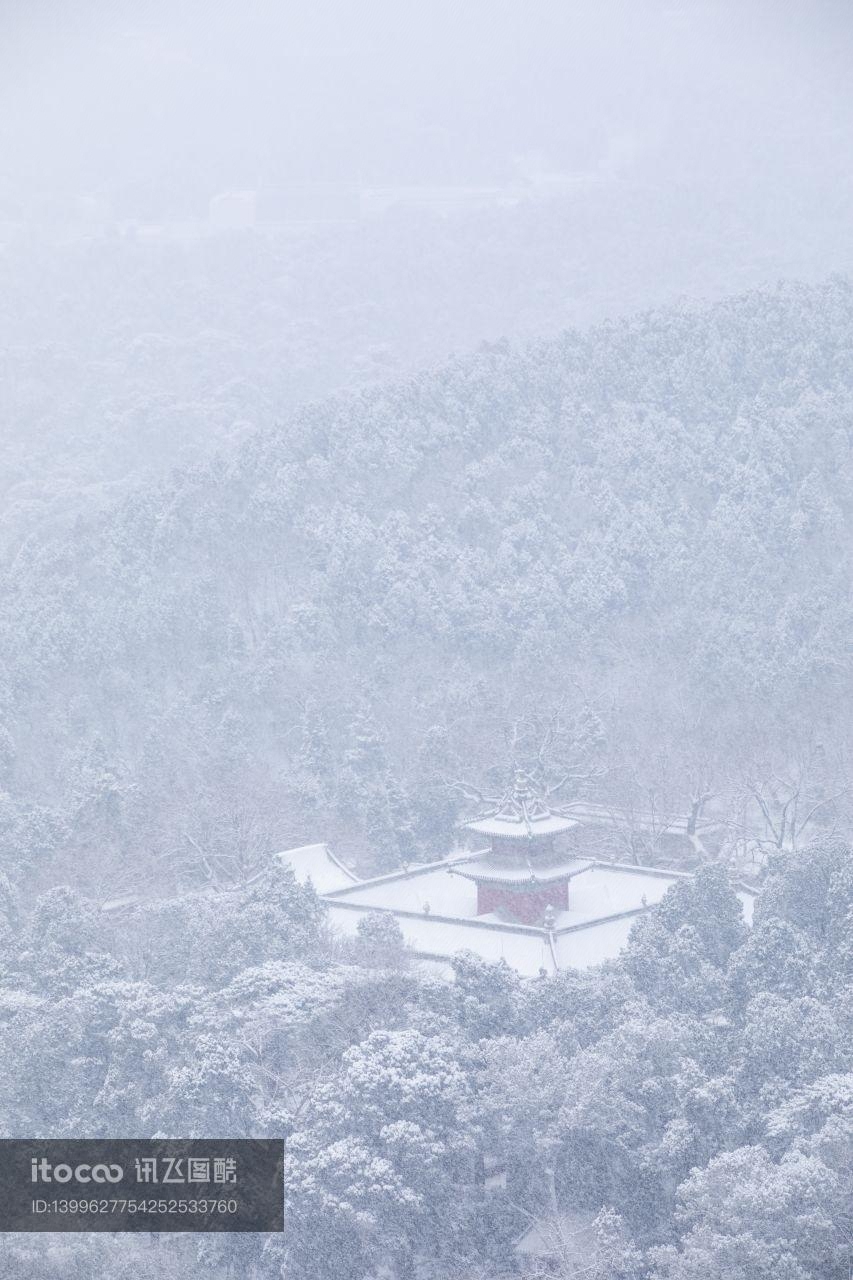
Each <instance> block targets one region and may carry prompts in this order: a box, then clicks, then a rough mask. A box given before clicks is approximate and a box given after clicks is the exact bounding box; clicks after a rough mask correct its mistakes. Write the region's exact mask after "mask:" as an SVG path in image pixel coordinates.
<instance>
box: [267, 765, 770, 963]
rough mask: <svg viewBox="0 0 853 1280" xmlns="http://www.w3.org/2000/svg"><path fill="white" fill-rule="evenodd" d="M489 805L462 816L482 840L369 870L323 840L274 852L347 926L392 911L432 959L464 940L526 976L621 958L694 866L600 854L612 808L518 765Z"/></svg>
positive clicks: (749, 898) (351, 928) (338, 924)
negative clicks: (641, 920) (637, 928)
mask: <svg viewBox="0 0 853 1280" xmlns="http://www.w3.org/2000/svg"><path fill="white" fill-rule="evenodd" d="M484 810H485V811H484V812H481V813H479V814H477V815H476V816H475V817H473V818H471V819H469V820H468V821H466V822H463V823H462V824H461V826H460V831H461V832H462V833H463V834H464V836H465V837H466V838H467V839H469V840H474V841H476V843H477V844H478V845H479V846H480V847H478V848H475V849H474V850H473V851H463V852H458V851H457V852H454V853H451V854H450V855H448V856H447V857H445V858H443V859H441V860H440V861H437V862H430V863H425V864H421V865H418V866H411V867H405V868H404V869H403V870H401V871H395V872H392V873H391V874H390V875H384V876H376V877H374V878H372V879H369V880H359V879H358V878H357V877H356V876H355V875H354V874H353V872H352V871H350V870H349V869H348V868H347V867H346V866H344V864H343V863H342V862H340V861H339V860H338V859H337V858H336V857H335V855H334V854H333V853H332V852H331V850H330V849H329V848H328V847H327V846H326V845H323V844H317V845H308V846H305V847H303V848H300V849H291V850H288V851H286V852H284V853H281V854H279V855H278V856H279V860H280V861H281V862H282V864H284V865H286V866H289V867H290V868H291V869H292V870H293V872H294V874H295V876H296V878H297V880H300V881H307V880H309V879H310V881H311V883H312V884H313V885H314V888H315V889H316V891H317V892H318V893H319V894H320V896H321V897H322V898H323V900H324V901H325V903H326V906H327V909H328V918H329V922H330V924H332V925H333V926H334V927H335V928H338V929H340V930H341V931H342V932H344V933H349V934H353V933H355V932H356V930H357V927H358V922H359V920H360V919H361V918H362V917H363V916H364V915H366V914H367V913H368V912H372V911H388V912H390V913H391V914H393V915H394V917H395V918H396V920H397V921H398V923H399V925H400V928H401V930H402V933H403V937H404V938H405V940H406V942H407V943H408V945H409V946H410V947H411V948H412V950H413V951H414V952H415V953H416V954H417V955H418V956H420V957H422V958H424V959H426V960H432V961H443V962H447V961H449V959H450V958H451V957H452V956H453V955H454V954H455V953H456V952H457V951H461V950H469V951H473V952H475V953H476V954H478V955H481V956H483V958H484V959H487V960H499V959H504V960H506V962H507V963H508V964H510V965H511V966H512V967H513V968H515V969H517V970H518V971H519V972H520V973H522V974H524V975H527V976H530V977H533V976H536V975H537V974H540V973H542V972H545V973H553V972H555V971H556V970H558V969H565V968H581V969H582V968H587V967H588V966H590V965H593V964H598V963H600V962H601V961H603V960H607V959H611V958H613V957H615V956H616V955H618V954H619V952H620V951H621V950H622V948H623V947H624V945H625V943H626V941H627V939H628V934H629V933H630V931H631V927H632V925H633V924H634V921H635V920H636V919H637V918H638V917H639V916H641V915H643V914H644V913H645V912H647V911H651V910H653V909H654V907H655V905H656V904H657V903H658V902H659V901H660V899H661V898H662V897H663V895H664V894H665V893H666V891H667V889H668V888H669V887H670V885H672V884H675V883H676V882H677V881H678V880H679V879H680V878H681V877H682V876H684V875H687V874H689V873H686V872H679V871H672V870H664V869H660V868H657V867H644V866H635V865H633V864H630V865H629V864H623V863H616V862H610V861H603V860H599V859H597V858H596V857H595V856H594V853H595V851H596V849H597V841H596V839H595V828H596V826H601V825H602V824H605V823H606V822H607V820H608V818H607V814H606V812H605V811H604V810H598V809H596V807H595V806H591V805H584V806H578V807H573V806H566V807H563V808H556V807H549V805H548V803H547V797H546V796H544V795H543V794H542V793H541V791H539V790H538V789H537V788H536V786H535V785H534V783H533V782H532V780H531V779H530V778H529V777H528V776H527V775H526V774H523V773H517V774H516V776H515V778H514V781H513V784H512V786H511V787H510V788H509V789H508V790H507V792H506V793H505V794H504V795H503V796H500V797H495V798H493V799H492V800H491V801H486V802H485V804H484ZM486 842H487V843H486ZM585 849H586V850H591V851H592V852H591V853H589V852H588V853H586V854H585ZM739 896H740V898H741V902H742V904H743V907H744V914H745V916H746V917H747V919H749V918H751V913H752V903H753V900H754V891H753V890H751V889H749V888H748V887H747V886H741V887H740V889H739Z"/></svg>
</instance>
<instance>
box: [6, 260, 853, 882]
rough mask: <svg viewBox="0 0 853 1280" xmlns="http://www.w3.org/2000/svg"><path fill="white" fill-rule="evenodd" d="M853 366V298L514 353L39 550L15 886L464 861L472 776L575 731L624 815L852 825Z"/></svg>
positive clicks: (135, 503) (309, 428)
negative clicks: (671, 813) (699, 813)
mask: <svg viewBox="0 0 853 1280" xmlns="http://www.w3.org/2000/svg"><path fill="white" fill-rule="evenodd" d="M851 343H853V289H851V286H850V284H849V283H847V282H846V281H843V280H833V281H831V282H828V283H826V284H825V285H823V286H820V287H805V286H796V285H786V286H784V287H779V288H777V289H775V290H772V291H768V292H755V293H750V294H747V295H744V296H741V297H738V298H736V299H734V300H731V301H725V302H721V303H718V304H715V305H713V306H710V307H707V308H705V309H702V308H698V307H692V306H690V307H688V306H683V307H679V308H675V309H669V310H663V311H659V312H652V313H648V314H644V315H640V316H637V317H635V318H632V319H629V320H624V321H618V322H612V323H606V324H603V325H600V326H599V327H596V328H592V329H589V330H585V331H578V330H569V331H567V332H565V333H564V334H563V335H562V336H560V337H558V338H554V339H549V340H546V341H543V342H540V343H537V344H535V345H532V346H527V347H513V346H510V345H508V344H505V343H501V342H499V343H496V344H494V345H492V346H484V347H483V348H482V349H481V350H480V351H479V352H478V353H477V354H475V355H472V356H468V357H465V358H459V359H455V360H451V361H449V362H447V363H445V364H443V365H440V366H439V367H437V368H434V369H433V370H431V371H429V372H425V373H422V374H418V375H416V376H413V377H411V378H410V379H408V380H403V381H399V382H397V383H394V384H390V385H383V386H380V387H376V388H374V389H370V390H365V391H363V392H362V393H359V394H350V395H346V396H344V395H340V396H338V397H333V398H330V399H326V400H322V401H319V402H318V403H316V404H315V405H313V406H310V407H308V408H303V409H300V410H293V411H290V412H287V413H282V414H280V415H277V414H276V407H275V405H274V404H271V405H269V406H268V407H265V408H264V407H262V408H261V410H260V411H259V416H260V417H261V418H263V419H264V420H265V422H266V423H267V425H266V426H264V427H263V428H262V429H259V430H253V431H250V432H248V433H247V434H246V436H245V438H244V439H243V440H242V443H240V444H239V445H238V446H237V447H236V448H233V449H229V450H228V451H227V452H224V453H220V454H217V455H216V456H214V457H212V458H210V459H209V460H206V459H204V458H202V459H201V460H200V461H199V462H197V463H195V464H193V465H185V466H182V467H181V468H180V469H179V470H176V471H174V472H173V473H172V474H170V475H169V476H168V478H166V479H163V480H162V481H158V482H154V481H151V482H148V483H145V484H138V485H137V486H136V487H135V488H134V489H133V490H132V491H131V492H129V493H124V494H123V495H122V496H120V497H118V498H117V499H116V500H115V501H114V502H113V503H107V502H102V504H101V507H100V509H95V510H94V511H93V510H84V511H81V512H80V513H79V515H77V516H76V518H75V519H74V521H73V522H71V523H68V522H66V523H65V524H64V525H61V526H59V528H58V529H57V530H56V531H53V532H52V531H51V529H50V527H49V526H48V527H45V525H44V524H40V525H39V528H38V530H37V531H36V532H34V533H33V534H32V535H31V536H28V537H27V538H25V539H23V540H22V541H20V543H19V545H17V546H16V547H15V550H14V554H11V555H10V556H9V557H8V559H7V562H6V563H5V564H4V569H3V581H2V602H3V609H2V618H3V622H2V628H3V639H2V668H0V678H1V679H2V685H0V708H2V726H3V728H2V743H0V746H1V747H2V752H0V764H1V765H2V769H3V786H4V788H5V794H4V797H3V800H2V815H1V816H0V821H2V837H0V838H2V849H3V867H4V868H5V869H6V870H7V872H8V874H9V875H10V877H11V879H12V880H13V881H19V880H21V879H23V880H25V881H26V883H27V884H28V885H32V884H38V885H40V886H42V887H47V886H49V885H51V884H55V883H57V882H71V883H75V884H77V885H78V886H79V887H80V888H82V889H84V890H85V891H87V892H89V893H95V894H96V895H97V894H100V895H102V896H109V895H110V894H111V893H114V892H117V891H119V890H120V889H121V888H123V887H125V886H127V885H129V884H137V885H139V886H141V887H147V888H149V889H151V890H152V891H153V892H163V891H166V892H168V891H171V889H172V888H174V886H175V885H176V884H186V883H188V882H190V883H192V882H197V881H199V880H201V879H208V878H210V877H211V876H213V877H214V878H216V879H224V880H236V881H239V880H240V879H241V877H245V875H246V874H247V873H249V872H251V871H252V870H254V869H256V868H257V867H259V866H260V865H262V864H263V862H264V861H265V860H266V858H267V857H268V855H269V853H270V852H271V850H272V849H274V848H275V847H276V846H281V845H282V844H284V843H287V842H294V843H295V842H304V841H308V840H312V839H331V840H333V842H334V843H335V846H336V848H337V849H338V851H339V852H341V853H343V854H344V855H345V856H350V857H353V858H356V859H360V860H361V861H362V862H363V864H365V865H367V864H371V865H374V866H375V865H394V864H395V863H396V862H398V861H399V860H400V859H402V858H411V857H417V856H423V855H426V854H431V855H440V854H443V853H444V852H445V851H446V849H447V848H448V847H449V844H450V842H451V841H452V822H453V819H454V817H455V803H454V802H453V801H452V799H451V798H450V796H451V793H449V792H448V790H447V788H446V785H445V784H446V782H447V781H448V780H452V779H453V778H458V777H460V776H465V777H468V778H473V779H475V780H476V779H483V778H485V777H486V776H487V774H488V771H489V770H491V769H501V768H504V767H505V766H506V765H507V764H508V763H509V761H510V757H511V755H512V754H513V747H512V744H511V742H510V741H509V739H510V738H511V735H512V732H513V727H514V726H516V727H517V726H518V724H519V723H520V722H524V725H525V728H524V732H525V733H526V734H527V735H528V737H529V738H530V739H531V740H532V738H533V737H535V734H536V732H537V725H541V724H544V723H545V722H547V721H549V720H550V721H551V722H552V723H553V722H554V720H555V719H556V721H557V723H558V724H559V726H560V733H561V734H562V736H563V738H564V739H566V740H567V741H569V743H570V745H569V746H568V747H566V751H567V752H568V753H569V754H573V755H574V757H576V758H577V759H578V760H579V761H581V762H582V763H583V764H584V765H585V766H588V767H587V770H586V771H587V772H589V773H591V774H595V775H596V780H595V781H594V782H593V783H590V784H587V786H586V794H595V795H598V796H599V798H602V797H603V798H605V799H607V801H608V802H609V803H611V804H612V805H614V806H615V807H617V808H619V809H620V811H621V812H624V813H625V814H626V815H630V812H631V811H632V809H633V808H635V807H636V806H637V805H638V804H642V805H646V806H648V804H649V803H650V798H651V800H653V801H654V803H656V804H659V805H663V806H670V807H673V806H674V807H680V808H681V809H687V808H689V805H690V802H691V799H692V798H693V796H694V795H695V794H696V793H697V789H698V790H699V791H702V792H703V794H704V793H707V794H708V795H709V796H710V797H712V799H711V800H709V804H712V805H716V806H717V809H718V811H719V812H720V813H725V814H728V815H730V816H732V821H733V823H734V822H735V819H736V817H737V815H738V814H739V813H740V814H741V815H742V813H743V804H744V796H747V797H749V796H752V797H753V798H754V797H755V795H759V796H762V797H763V798H764V801H765V803H766V805H767V807H768V808H769V809H771V810H772V809H773V806H774V805H775V806H777V808H779V809H781V808H783V807H784V806H785V804H786V803H788V810H787V817H786V821H787V822H788V828H787V831H786V833H785V834H786V836H787V837H789V838H790V837H791V835H792V832H791V821H792V812H793V810H797V807H798V806H799V812H800V815H801V816H803V815H804V814H805V813H806V812H812V811H813V810H814V819H813V821H814V822H816V823H821V824H823V825H824V826H826V827H829V828H832V827H834V826H835V825H837V824H838V823H839V822H840V823H841V824H842V825H844V824H845V823H846V821H847V819H846V808H847V805H848V801H847V796H846V793H845V791H844V778H845V776H846V775H845V768H846V764H847V761H848V756H847V752H848V733H849V720H850V717H849V714H848V710H849V701H848V700H849V696H850V692H851V688H850V674H851V673H850V660H851V647H850V638H851V606H850V599H849V584H850V581H851V563H850V549H851V530H850V521H851V514H853V467H852V466H851V438H853V431H851V422H853V364H851V360H850V351H851ZM152 358H156V357H155V356H152ZM285 375H286V371H285V370H284V369H283V370H282V377H285ZM786 788H787V790H786ZM794 794H796V800H795V801H794V802H793V810H792V808H791V803H792V802H791V796H792V795H794ZM815 806H820V807H819V808H818V809H817V810H815V808H814V807H815ZM771 817H772V813H771ZM626 821H628V822H630V817H629V816H628V817H627V818H626ZM793 822H794V831H793V835H794V836H796V819H793ZM733 829H734V828H733ZM786 842H787V841H786V840H785V839H783V840H782V841H781V842H780V843H786ZM84 854H85V856H83V855H84Z"/></svg>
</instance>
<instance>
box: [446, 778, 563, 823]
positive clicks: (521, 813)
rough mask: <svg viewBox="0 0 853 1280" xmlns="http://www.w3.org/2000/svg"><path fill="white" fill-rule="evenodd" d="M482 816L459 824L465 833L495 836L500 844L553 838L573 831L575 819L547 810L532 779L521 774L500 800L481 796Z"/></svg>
mask: <svg viewBox="0 0 853 1280" xmlns="http://www.w3.org/2000/svg"><path fill="white" fill-rule="evenodd" d="M480 799H481V803H482V804H483V805H485V806H487V808H486V812H485V813H481V814H480V815H479V816H478V817H476V818H472V819H470V821H468V822H463V823H462V826H463V828H464V829H465V830H466V831H476V832H477V833H478V834H479V835H481V836H493V837H494V836H497V837H498V838H499V839H502V840H535V839H537V838H538V837H540V836H556V835H559V834H560V832H562V831H570V830H571V829H572V827H576V826H577V825H578V824H577V819H576V818H574V817H570V816H567V815H566V814H564V813H563V812H562V811H561V810H554V809H551V808H549V806H548V804H547V803H546V796H545V794H543V793H542V791H541V790H540V788H539V786H538V785H537V784H536V783H535V782H534V780H533V778H532V777H531V776H530V775H529V774H527V773H524V772H523V771H522V770H518V771H517V772H516V775H515V778H514V779H513V782H512V785H511V786H510V787H509V788H508V790H506V791H505V792H504V794H503V795H502V796H492V797H491V798H488V797H485V796H481V797H480Z"/></svg>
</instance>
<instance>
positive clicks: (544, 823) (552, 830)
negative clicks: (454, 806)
mask: <svg viewBox="0 0 853 1280" xmlns="http://www.w3.org/2000/svg"><path fill="white" fill-rule="evenodd" d="M578 825H579V823H578V821H577V819H576V818H563V817H560V815H559V814H555V813H549V814H548V815H547V816H543V817H541V818H534V819H532V820H531V821H530V822H523V821H521V820H516V819H513V818H507V817H501V816H499V815H497V814H493V815H492V816H491V817H487V818H475V819H474V820H473V821H472V822H465V823H463V826H464V828H465V830H466V831H476V832H477V834H478V835H481V836H497V837H498V838H500V839H502V840H535V839H536V838H537V837H538V836H558V835H560V833H561V832H563V831H571V830H572V828H573V827H577V826H578Z"/></svg>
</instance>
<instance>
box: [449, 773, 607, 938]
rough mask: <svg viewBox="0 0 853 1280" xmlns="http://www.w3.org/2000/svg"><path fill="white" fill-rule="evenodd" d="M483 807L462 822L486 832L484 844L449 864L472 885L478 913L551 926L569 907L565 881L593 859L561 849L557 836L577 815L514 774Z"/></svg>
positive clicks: (574, 822) (571, 825) (574, 824)
mask: <svg viewBox="0 0 853 1280" xmlns="http://www.w3.org/2000/svg"><path fill="white" fill-rule="evenodd" d="M484 803H485V805H486V806H487V808H486V811H485V812H483V813H481V814H480V815H478V816H477V817H476V818H472V819H469V820H468V821H467V822H463V823H461V824H460V825H461V829H462V830H463V831H470V832H472V833H473V834H475V835H480V836H487V837H488V839H489V848H488V849H487V850H485V851H484V852H483V853H481V854H479V855H477V856H476V857H473V858H468V859H466V860H465V861H464V862H463V863H460V864H459V865H458V866H456V867H454V874H455V875H459V876H463V877H464V878H465V879H466V880H473V882H474V883H475V884H476V886H477V915H478V916H483V915H497V916H498V917H502V918H507V919H509V920H514V921H518V922H519V923H521V924H529V925H538V926H540V927H541V926H543V925H544V926H545V927H550V926H551V925H553V923H554V922H555V921H556V919H557V913H558V912H562V911H567V910H568V908H569V882H570V880H571V879H572V877H573V876H576V875H579V874H580V873H581V872H582V871H587V870H588V869H589V868H590V867H591V866H592V865H593V860H592V859H589V858H583V859H582V858H578V857H577V856H575V855H574V854H573V853H571V852H561V851H560V850H559V848H558V837H561V836H565V835H566V833H567V832H569V831H572V830H573V829H574V828H576V827H578V826H580V823H579V821H578V819H577V818H574V817H572V816H571V815H570V814H568V813H566V812H565V811H563V810H560V809H557V808H549V806H548V804H547V803H546V800H545V797H544V796H543V794H542V792H541V791H539V790H538V789H537V788H536V786H535V784H534V782H533V779H532V778H531V777H530V776H529V774H526V773H523V772H521V771H520V770H519V771H517V772H516V774H515V778H514V780H513V784H512V786H511V787H510V788H509V790H508V791H506V792H505V794H504V795H503V796H500V797H494V798H493V799H492V800H491V801H489V800H488V799H486V798H484Z"/></svg>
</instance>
